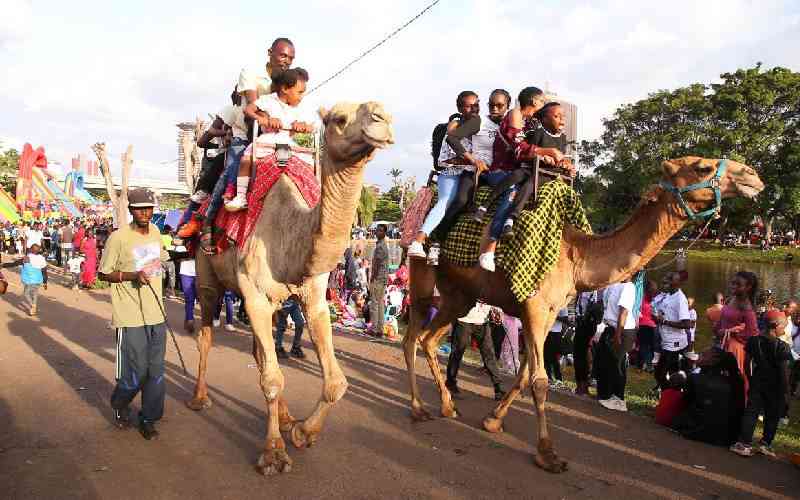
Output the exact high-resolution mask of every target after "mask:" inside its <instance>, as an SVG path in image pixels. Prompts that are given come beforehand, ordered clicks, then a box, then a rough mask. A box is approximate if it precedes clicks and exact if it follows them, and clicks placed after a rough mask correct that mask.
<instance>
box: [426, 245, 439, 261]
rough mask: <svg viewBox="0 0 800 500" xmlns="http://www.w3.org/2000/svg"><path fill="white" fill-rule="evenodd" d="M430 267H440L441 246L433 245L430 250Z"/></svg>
mask: <svg viewBox="0 0 800 500" xmlns="http://www.w3.org/2000/svg"><path fill="white" fill-rule="evenodd" d="M428 265H429V266H438V265H439V245H438V244H437V243H434V244H433V245H431V248H430V249H429V250H428Z"/></svg>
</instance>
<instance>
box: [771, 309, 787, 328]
mask: <svg viewBox="0 0 800 500" xmlns="http://www.w3.org/2000/svg"><path fill="white" fill-rule="evenodd" d="M767 323H775V324H777V325H785V324H786V315H785V314H783V311H779V310H778V309H770V310H769V311H767Z"/></svg>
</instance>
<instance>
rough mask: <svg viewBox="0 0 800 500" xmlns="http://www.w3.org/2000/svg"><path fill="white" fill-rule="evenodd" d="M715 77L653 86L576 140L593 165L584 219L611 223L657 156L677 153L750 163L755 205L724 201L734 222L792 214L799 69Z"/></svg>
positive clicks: (797, 177) (654, 172) (628, 205)
mask: <svg viewBox="0 0 800 500" xmlns="http://www.w3.org/2000/svg"><path fill="white" fill-rule="evenodd" d="M720 78H721V82H720V83H715V84H711V85H704V84H700V83H696V84H692V85H689V86H687V87H683V88H679V89H676V90H672V91H669V90H661V91H658V92H655V93H653V94H650V95H649V96H648V97H647V98H646V99H643V100H641V101H638V102H636V103H633V104H626V105H624V106H622V107H620V108H619V109H617V111H616V112H615V113H614V115H613V117H612V118H611V119H609V120H606V121H605V122H604V132H603V135H602V136H601V137H600V139H599V140H597V141H584V142H583V143H582V145H581V158H580V159H581V164H582V165H583V166H584V167H587V166H588V167H590V168H593V170H594V175H592V176H590V178H589V179H584V180H583V182H582V183H581V186H580V187H581V191H582V193H583V195H584V198H585V204H586V205H587V212H588V213H589V216H590V220H591V221H592V222H593V223H594V224H597V223H605V224H606V225H609V224H610V225H618V224H619V223H620V222H622V220H623V219H624V218H625V217H626V216H627V214H629V213H630V212H631V210H632V209H633V208H634V207H635V206H636V204H637V203H638V201H639V197H640V194H641V193H642V192H643V191H644V189H645V188H646V186H647V185H649V184H651V183H652V182H653V181H655V180H656V179H657V178H658V177H659V175H660V173H661V171H660V165H661V162H662V161H663V160H665V159H669V158H677V157H681V156H689V155H692V156H704V157H710V158H731V159H734V160H738V161H742V162H744V163H747V164H748V165H751V166H753V167H754V168H756V170H758V172H759V175H760V176H761V178H762V180H763V181H764V183H765V184H766V185H767V188H766V190H765V192H764V193H763V194H762V195H761V196H759V198H758V202H757V204H755V205H754V204H752V203H748V202H737V203H734V204H727V205H726V207H725V212H724V213H723V215H725V216H728V218H729V219H730V220H731V221H734V222H735V224H736V225H739V224H741V223H743V221H746V220H748V219H752V216H753V215H754V214H758V215H761V216H762V217H763V218H764V219H765V220H766V221H768V224H769V221H771V220H773V219H774V218H775V217H776V216H789V217H790V216H792V215H793V214H794V212H793V208H792V207H793V206H796V204H793V202H792V199H793V198H792V196H793V193H794V190H796V189H800V169H799V168H798V167H800V145H799V141H798V120H799V119H800V74H799V73H794V72H792V71H790V70H788V69H785V68H780V67H777V68H772V69H770V70H766V71H764V70H762V68H761V65H760V64H757V65H756V66H755V67H753V68H749V69H740V70H737V71H736V72H734V73H725V74H723V75H721V77H720Z"/></svg>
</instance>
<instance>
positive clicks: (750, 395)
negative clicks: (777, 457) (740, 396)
mask: <svg viewBox="0 0 800 500" xmlns="http://www.w3.org/2000/svg"><path fill="white" fill-rule="evenodd" d="M785 406H786V400H785V398H784V396H783V394H782V393H781V390H780V385H771V386H764V385H763V384H761V383H759V381H758V380H756V379H755V378H753V379H751V381H750V389H749V390H748V392H747V407H746V408H745V409H744V415H742V431H741V433H740V434H739V441H740V442H742V443H745V444H750V443H752V442H753V432H755V429H756V423H757V422H758V416H759V415H761V414H762V413H763V414H764V435H763V436H762V438H761V441H763V442H764V443H766V444H767V445H769V444H772V440H773V439H775V433H776V432H777V431H778V421H779V420H780V418H781V415H782V414H783V412H784V407H785Z"/></svg>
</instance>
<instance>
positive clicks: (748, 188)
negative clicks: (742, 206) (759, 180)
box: [736, 184, 764, 200]
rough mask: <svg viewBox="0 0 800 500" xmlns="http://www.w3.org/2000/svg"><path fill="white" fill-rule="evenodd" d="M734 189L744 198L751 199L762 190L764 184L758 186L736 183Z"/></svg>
mask: <svg viewBox="0 0 800 500" xmlns="http://www.w3.org/2000/svg"><path fill="white" fill-rule="evenodd" d="M736 190H737V191H739V193H741V195H742V196H744V197H745V198H749V199H751V200H752V199H753V198H755V197H756V196H758V194H759V193H760V192H761V191H763V190H764V185H763V184H761V185H760V186H754V185H752V184H737V185H736Z"/></svg>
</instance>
